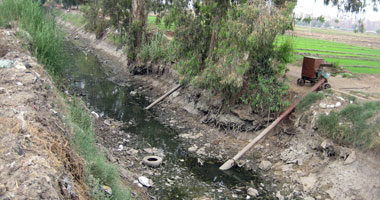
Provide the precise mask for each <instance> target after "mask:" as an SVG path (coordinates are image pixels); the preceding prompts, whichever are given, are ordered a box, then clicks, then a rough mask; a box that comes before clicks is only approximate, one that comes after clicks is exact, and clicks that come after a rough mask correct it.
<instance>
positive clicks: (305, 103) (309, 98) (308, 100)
mask: <svg viewBox="0 0 380 200" xmlns="http://www.w3.org/2000/svg"><path fill="white" fill-rule="evenodd" d="M323 97H324V95H323V94H322V93H318V92H311V93H309V94H307V95H306V96H305V97H304V98H303V99H302V100H301V102H300V103H299V104H298V105H297V106H296V112H297V113H302V112H305V111H306V110H308V109H309V108H310V107H311V106H312V105H313V104H314V103H315V102H317V101H318V100H321V99H323Z"/></svg>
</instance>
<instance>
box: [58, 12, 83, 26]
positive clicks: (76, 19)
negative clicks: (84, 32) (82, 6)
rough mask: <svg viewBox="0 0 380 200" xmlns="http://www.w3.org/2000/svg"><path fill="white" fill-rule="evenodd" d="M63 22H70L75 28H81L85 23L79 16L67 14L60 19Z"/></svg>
mask: <svg viewBox="0 0 380 200" xmlns="http://www.w3.org/2000/svg"><path fill="white" fill-rule="evenodd" d="M62 19H63V20H65V21H68V22H70V23H71V24H73V25H74V26H76V27H81V26H83V25H84V24H85V23H86V21H85V19H84V17H83V16H82V15H81V14H74V13H67V14H66V15H64V16H63V17H62Z"/></svg>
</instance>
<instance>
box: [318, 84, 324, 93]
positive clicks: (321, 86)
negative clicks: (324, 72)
mask: <svg viewBox="0 0 380 200" xmlns="http://www.w3.org/2000/svg"><path fill="white" fill-rule="evenodd" d="M324 88H325V86H324V84H322V85H320V86H319V87H318V89H317V91H321V90H323V89H324Z"/></svg>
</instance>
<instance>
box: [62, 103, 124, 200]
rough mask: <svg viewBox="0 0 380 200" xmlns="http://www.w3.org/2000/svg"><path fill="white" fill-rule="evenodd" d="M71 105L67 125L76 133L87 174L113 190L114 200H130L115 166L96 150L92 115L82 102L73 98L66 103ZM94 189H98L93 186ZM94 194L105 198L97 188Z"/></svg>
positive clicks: (75, 141)
mask: <svg viewBox="0 0 380 200" xmlns="http://www.w3.org/2000/svg"><path fill="white" fill-rule="evenodd" d="M66 103H67V104H68V105H69V112H68V113H67V116H66V118H65V123H66V124H67V125H68V126H69V128H70V129H71V132H72V133H74V138H73V141H74V145H75V148H76V149H77V151H78V153H79V154H80V156H81V157H82V158H83V159H84V160H86V163H87V173H88V175H91V176H93V177H94V178H95V179H96V180H98V181H99V184H103V185H107V186H110V187H111V188H112V193H113V195H112V199H130V193H129V190H128V189H127V188H125V187H124V186H123V184H122V181H121V179H120V176H119V172H118V170H117V168H116V166H115V165H113V164H110V163H108V162H107V159H106V157H105V155H104V154H102V153H99V152H98V150H97V148H96V140H95V134H94V131H93V125H92V120H91V117H90V113H89V112H88V111H87V110H86V109H85V106H84V105H83V104H81V100H80V99H77V98H73V99H72V100H71V101H66ZM90 184H92V186H93V188H94V187H98V186H97V185H93V184H94V183H91V182H90ZM94 191H95V192H94V193H93V194H92V195H93V197H94V198H104V197H105V196H104V194H103V193H102V192H99V191H98V190H97V189H96V188H95V190H94Z"/></svg>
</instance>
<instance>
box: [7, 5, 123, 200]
mask: <svg viewBox="0 0 380 200" xmlns="http://www.w3.org/2000/svg"><path fill="white" fill-rule="evenodd" d="M14 22H17V24H18V26H19V27H20V28H21V29H23V30H25V31H26V32H28V33H29V35H30V36H31V37H30V38H31V41H30V42H31V48H30V50H31V51H32V53H33V54H34V55H35V56H36V57H37V58H38V60H39V61H40V62H42V63H43V64H44V65H45V67H47V69H48V70H49V72H53V74H54V75H55V76H56V77H57V76H59V75H60V72H61V70H62V68H63V67H64V66H65V65H64V62H63V61H64V59H65V57H64V55H65V54H64V53H63V52H62V45H63V35H62V34H61V31H60V30H59V29H58V28H57V27H56V24H55V19H54V16H52V15H49V14H46V13H45V11H44V9H43V8H42V7H41V5H40V4H39V3H38V1H33V0H4V1H3V2H2V3H0V26H2V27H10V26H12V24H16V23H14ZM66 59H67V58H66ZM67 104H68V111H67V113H66V117H65V121H66V124H67V125H68V126H69V128H70V129H71V130H72V138H71V141H73V146H74V147H75V149H76V150H77V151H78V152H79V154H80V155H81V156H82V158H83V159H84V160H85V161H86V164H87V165H86V166H87V169H86V172H87V175H88V176H87V177H88V179H90V178H91V177H94V178H95V179H96V182H97V183H98V185H96V184H95V185H94V184H92V182H89V185H90V186H93V187H92V189H93V193H92V195H93V198H94V199H106V198H110V199H129V198H130V195H129V190H128V189H127V188H125V187H124V186H123V184H122V182H121V178H120V176H119V173H118V171H117V168H116V166H114V165H112V164H109V163H108V162H107V160H106V158H105V156H104V155H103V154H102V153H99V152H98V151H97V148H96V144H95V134H94V132H93V126H92V121H91V118H90V113H88V111H86V110H85V107H84V106H83V105H82V104H80V100H78V99H75V98H74V99H73V100H72V101H67ZM99 184H102V185H107V186H110V187H111V188H112V191H113V194H112V196H110V197H106V196H104V193H103V192H100V190H99Z"/></svg>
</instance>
